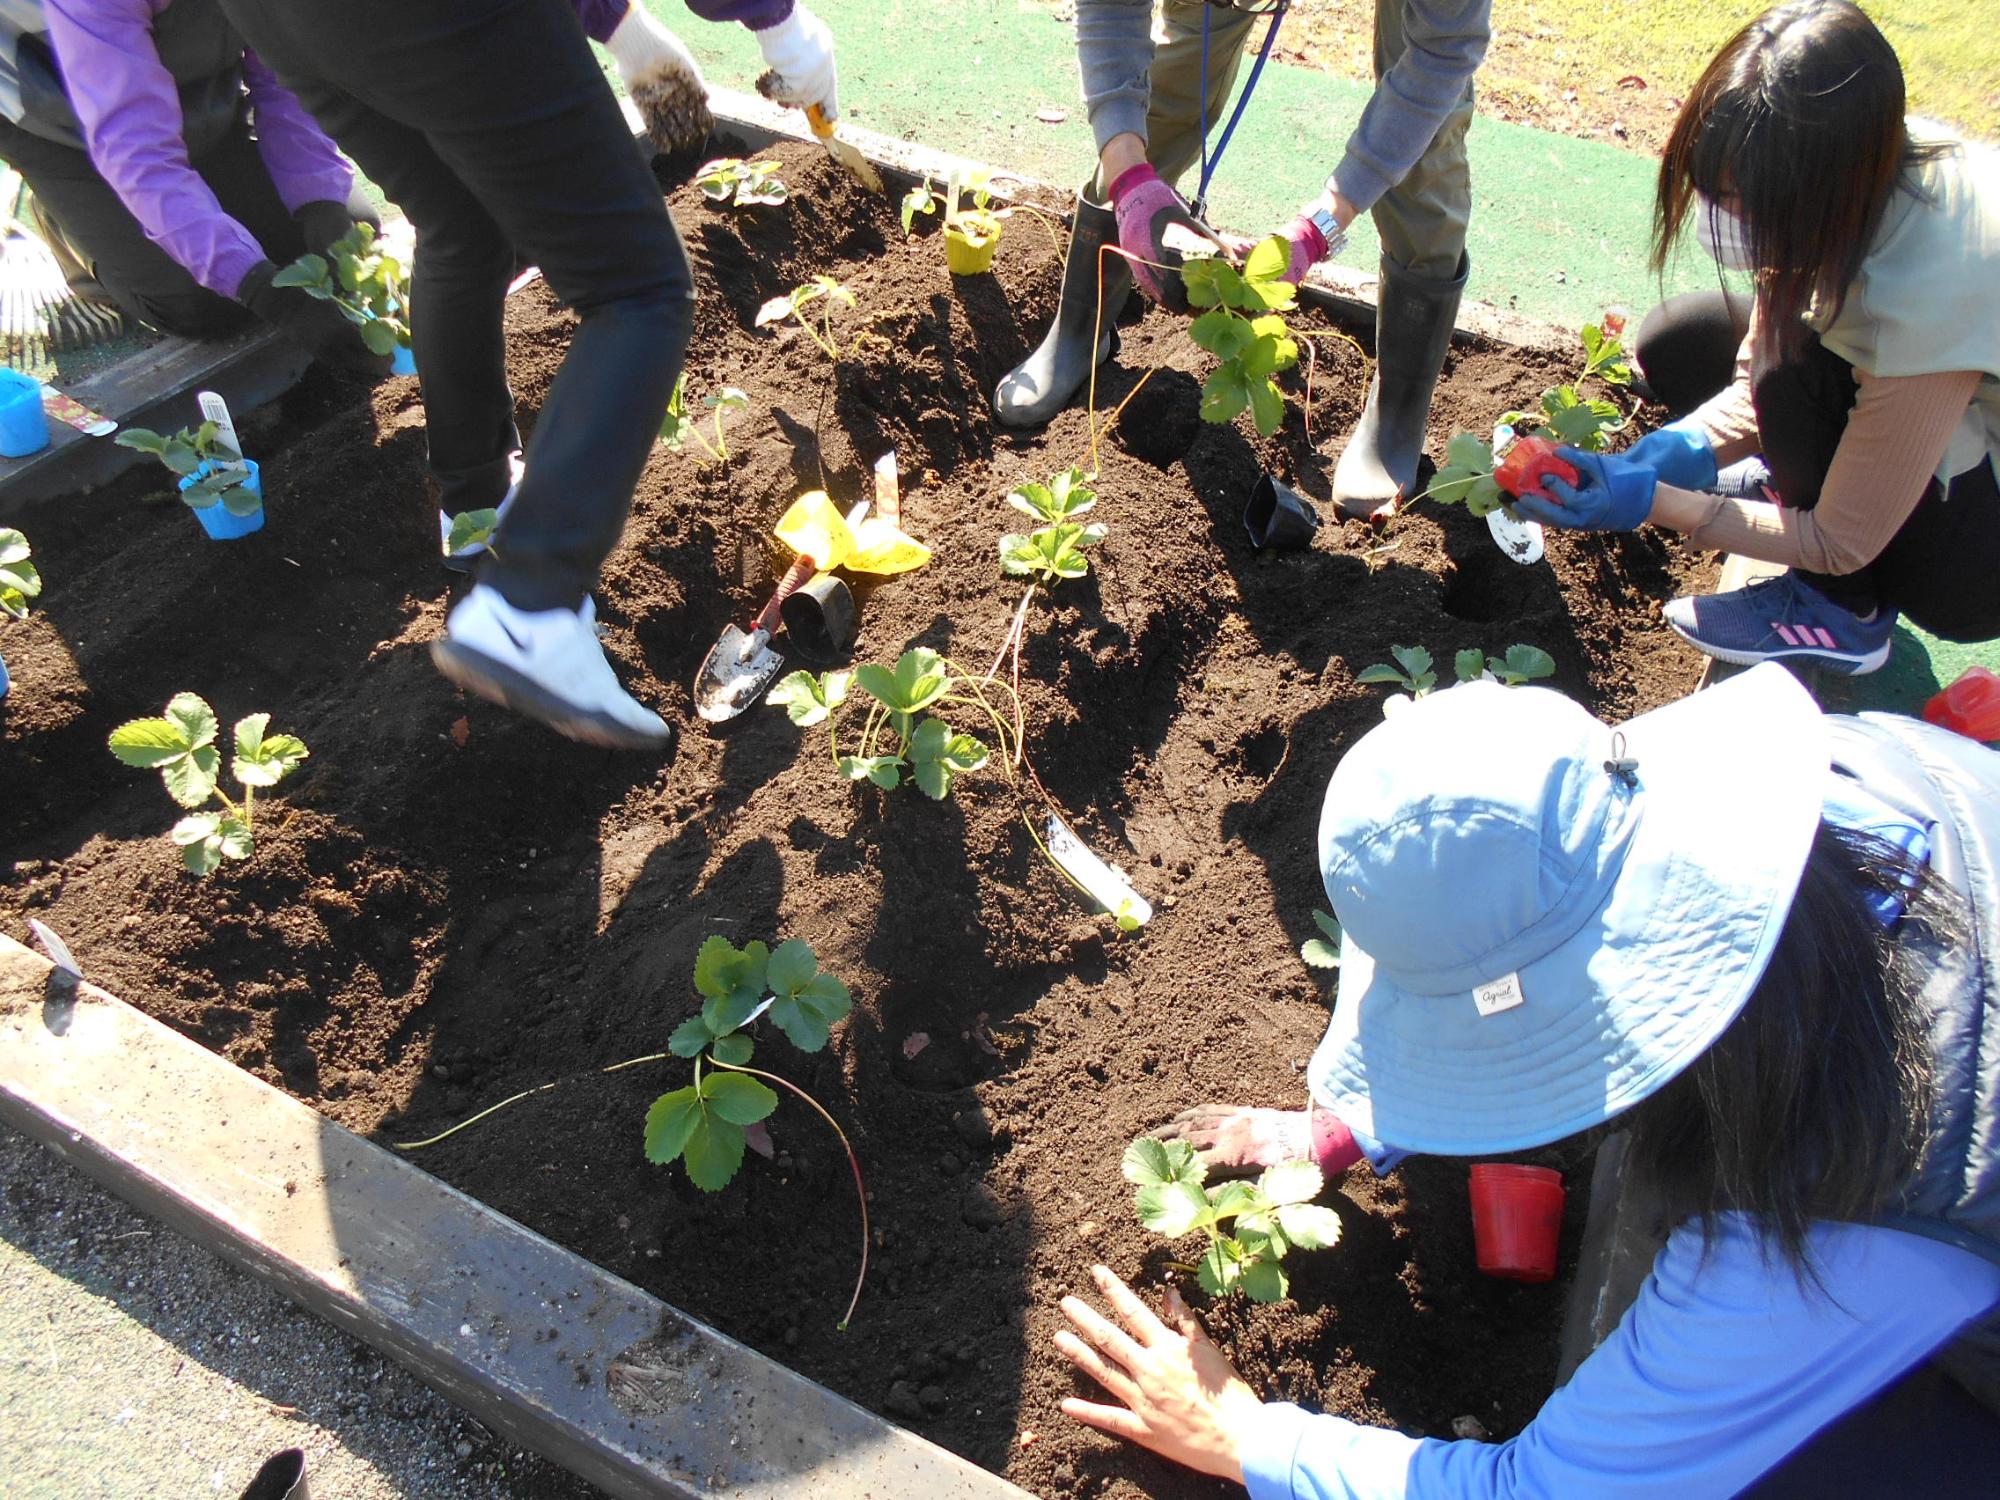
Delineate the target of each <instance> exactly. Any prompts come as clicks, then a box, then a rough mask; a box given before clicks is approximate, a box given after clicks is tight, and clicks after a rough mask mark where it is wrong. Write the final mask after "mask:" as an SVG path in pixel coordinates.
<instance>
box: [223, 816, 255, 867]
mask: <svg viewBox="0 0 2000 1500" xmlns="http://www.w3.org/2000/svg"><path fill="white" fill-rule="evenodd" d="M219 833H220V839H221V844H222V857H223V858H224V859H248V858H249V857H250V847H251V843H250V825H249V824H248V823H246V822H244V821H243V819H241V818H239V817H237V816H236V814H234V813H230V814H229V815H228V816H226V817H225V818H223V820H222V827H221V829H220V830H219Z"/></svg>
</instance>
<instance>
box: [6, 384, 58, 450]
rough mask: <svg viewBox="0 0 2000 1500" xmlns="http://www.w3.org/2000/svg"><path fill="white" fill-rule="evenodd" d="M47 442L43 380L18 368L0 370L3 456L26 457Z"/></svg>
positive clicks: (47, 432) (47, 424) (47, 431)
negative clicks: (43, 411) (43, 405)
mask: <svg viewBox="0 0 2000 1500" xmlns="http://www.w3.org/2000/svg"><path fill="white" fill-rule="evenodd" d="M48 445H49V419H48V418H47V417H46V416H45V415H43V413H42V384H41V382H40V381H39V380H35V379H33V378H32V377H30V376H27V375H23V374H22V373H21V372H20V371H19V370H0V457H6V458H26V457H27V456H28V455H29V454H30V453H39V452H41V451H42V449H44V448H46V447H48Z"/></svg>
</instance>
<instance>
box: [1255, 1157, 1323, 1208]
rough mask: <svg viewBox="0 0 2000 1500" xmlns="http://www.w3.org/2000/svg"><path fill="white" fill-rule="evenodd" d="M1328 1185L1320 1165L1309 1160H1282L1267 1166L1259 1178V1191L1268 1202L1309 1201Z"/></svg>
mask: <svg viewBox="0 0 2000 1500" xmlns="http://www.w3.org/2000/svg"><path fill="white" fill-rule="evenodd" d="M1324 1186H1326V1179H1325V1178H1324V1177H1322V1176H1321V1175H1320V1170H1319V1167H1318V1165H1317V1164H1316V1163H1314V1162H1309V1161H1287V1162H1280V1163H1279V1164H1278V1165H1277V1166H1275V1167H1266V1168H1265V1169H1264V1175H1263V1176H1261V1177H1259V1178H1258V1179H1257V1192H1258V1194H1259V1195H1260V1196H1261V1197H1262V1198H1263V1199H1264V1201H1265V1202H1267V1203H1273V1204H1286V1203H1309V1202H1311V1201H1312V1200H1313V1199H1314V1198H1317V1197H1318V1196H1319V1192H1320V1189H1321V1188H1322V1187H1324Z"/></svg>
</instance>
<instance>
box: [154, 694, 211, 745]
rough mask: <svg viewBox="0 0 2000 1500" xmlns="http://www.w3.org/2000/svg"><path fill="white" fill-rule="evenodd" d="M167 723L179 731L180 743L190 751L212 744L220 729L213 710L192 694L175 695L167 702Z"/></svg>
mask: <svg viewBox="0 0 2000 1500" xmlns="http://www.w3.org/2000/svg"><path fill="white" fill-rule="evenodd" d="M167 721H168V722H169V723H171V724H174V725H176V726H177V727H178V728H179V729H180V732H181V737H182V742H183V743H184V744H186V745H187V746H188V747H189V748H190V749H194V748H197V747H199V746H202V745H212V744H214V743H215V737H216V735H217V734H218V733H220V732H221V729H222V725H221V724H220V723H219V722H218V721H217V719H216V717H215V710H214V709H212V708H210V707H209V706H208V704H207V703H206V702H205V701H204V700H203V699H201V698H200V697H198V696H196V695H195V694H193V693H176V694H174V696H173V697H172V698H170V699H168V700H167Z"/></svg>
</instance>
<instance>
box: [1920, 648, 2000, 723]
mask: <svg viewBox="0 0 2000 1500" xmlns="http://www.w3.org/2000/svg"><path fill="white" fill-rule="evenodd" d="M1924 717H1925V718H1926V719H1928V720H1929V721H1930V722H1931V723H1933V724H1937V725H1941V726H1942V727H1944V728H1946V729H1951V730H1956V731H1957V732H1958V733H1960V734H1962V735H1966V736H1968V737H1969V738H1972V739H1975V740H2000V676H1996V675H1995V674H1994V672H1993V671H1992V670H1991V669H1990V668H1988V667H1977V666H1974V667H1967V668H1966V669H1965V670H1964V671H1963V672H1961V673H1959V675H1958V680H1957V681H1956V682H1954V683H1953V684H1952V685H1951V686H1950V687H1948V688H1946V689H1945V690H1944V691H1943V692H1941V693H1939V694H1938V695H1937V696H1936V697H1934V698H1932V699H1931V701H1930V702H1928V703H1926V704H1925V705H1924Z"/></svg>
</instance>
